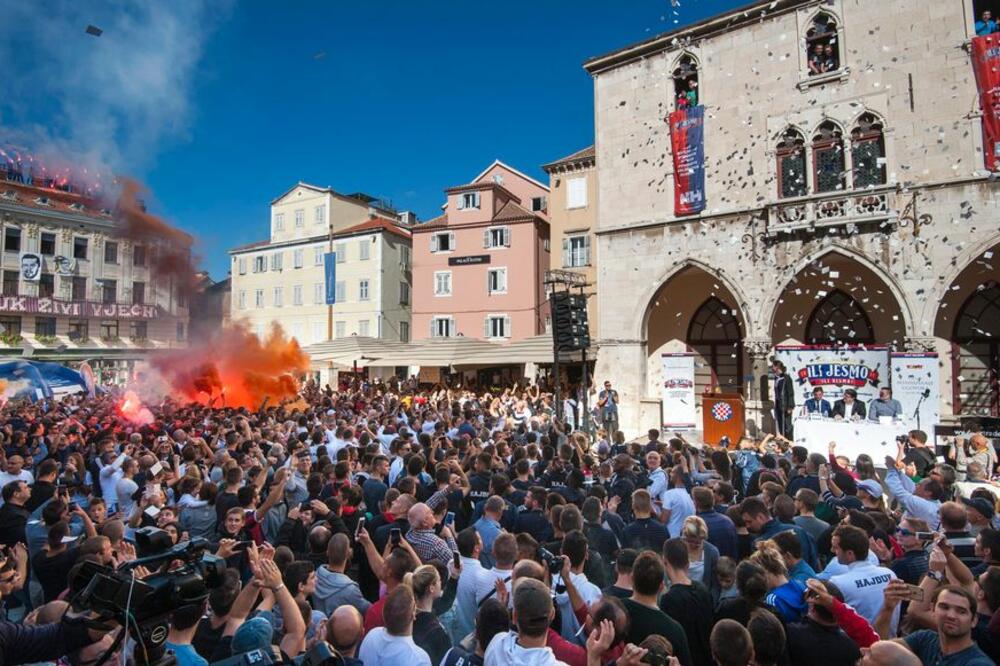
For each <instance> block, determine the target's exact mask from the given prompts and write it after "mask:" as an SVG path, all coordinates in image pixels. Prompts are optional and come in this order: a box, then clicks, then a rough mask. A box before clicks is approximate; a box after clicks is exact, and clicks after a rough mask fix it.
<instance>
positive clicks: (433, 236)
mask: <svg viewBox="0 0 1000 666" xmlns="http://www.w3.org/2000/svg"><path fill="white" fill-rule="evenodd" d="M437 251H438V237H437V234H431V252H437Z"/></svg>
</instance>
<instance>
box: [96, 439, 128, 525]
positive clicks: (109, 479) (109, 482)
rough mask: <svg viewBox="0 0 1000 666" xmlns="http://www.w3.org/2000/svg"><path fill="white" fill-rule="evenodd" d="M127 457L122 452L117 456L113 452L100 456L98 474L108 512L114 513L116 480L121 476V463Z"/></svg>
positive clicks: (116, 500)
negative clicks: (101, 464) (99, 471)
mask: <svg viewBox="0 0 1000 666" xmlns="http://www.w3.org/2000/svg"><path fill="white" fill-rule="evenodd" d="M127 458H128V456H127V455H125V453H124V452H122V453H121V455H119V456H118V457H115V454H114V453H105V454H104V455H103V456H102V457H101V462H102V463H103V466H102V467H101V474H100V483H101V496H102V497H104V502H105V503H106V504H107V505H108V513H109V514H111V513H114V512H115V509H116V507H117V506H118V482H119V481H120V480H121V478H122V476H123V473H122V465H123V464H124V463H125V460H126V459H127Z"/></svg>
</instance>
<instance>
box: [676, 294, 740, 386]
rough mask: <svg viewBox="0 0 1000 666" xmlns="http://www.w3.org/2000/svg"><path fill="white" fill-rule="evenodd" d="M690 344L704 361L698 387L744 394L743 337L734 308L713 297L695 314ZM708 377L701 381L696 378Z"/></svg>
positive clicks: (689, 330)
mask: <svg viewBox="0 0 1000 666" xmlns="http://www.w3.org/2000/svg"><path fill="white" fill-rule="evenodd" d="M687 341H688V344H689V345H690V346H691V348H692V349H693V350H694V351H696V352H697V353H698V354H700V355H701V357H702V358H703V359H704V361H705V364H704V366H703V367H702V372H701V373H696V383H701V384H704V385H708V386H718V387H719V388H720V389H722V391H724V392H726V393H736V392H742V390H743V353H742V350H743V334H742V331H741V330H740V321H739V319H737V317H736V314H735V312H734V311H733V308H732V307H731V306H729V305H726V304H725V303H723V302H722V301H721V300H720V299H718V298H716V297H715V296H711V297H709V298H708V300H706V301H705V302H704V303H702V304H701V307H699V308H698V310H697V311H696V312H695V313H694V316H693V317H692V318H691V325H690V326H689V327H688V335H687ZM706 373H707V374H708V377H707V378H706V377H701V378H700V379H701V381H700V382H697V380H698V379H699V378H698V377H697V374H706Z"/></svg>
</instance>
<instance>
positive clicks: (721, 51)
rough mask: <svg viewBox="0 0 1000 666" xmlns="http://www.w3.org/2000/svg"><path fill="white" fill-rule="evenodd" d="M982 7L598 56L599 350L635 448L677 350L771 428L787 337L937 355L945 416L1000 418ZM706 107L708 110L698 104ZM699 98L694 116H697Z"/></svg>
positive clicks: (703, 35) (864, 11) (767, 27)
mask: <svg viewBox="0 0 1000 666" xmlns="http://www.w3.org/2000/svg"><path fill="white" fill-rule="evenodd" d="M974 10H975V8H974V7H973V2H972V0H956V1H955V2H938V1H937V0H880V1H879V2H872V1H866V2H863V1H861V0H827V1H824V2H819V1H816V0H777V1H773V0H765V1H763V2H759V3H756V4H755V5H751V6H750V7H744V8H741V9H740V10H738V11H733V12H730V13H727V14H724V15H720V16H716V17H713V18H709V19H706V20H704V21H701V22H699V23H696V24H693V25H690V26H687V27H685V28H683V29H680V30H676V31H673V32H670V33H667V34H664V35H660V36H657V37H654V38H652V39H649V40H646V41H643V42H639V43H637V44H633V45H631V46H627V47H625V48H623V49H620V50H618V51H615V52H612V53H609V54H607V55H603V56H600V57H597V58H593V59H591V60H589V61H588V62H587V63H586V64H585V68H586V69H587V71H588V72H589V73H590V74H591V75H592V77H593V81H594V99H595V134H596V136H595V140H596V162H597V169H598V196H597V203H598V217H597V238H598V241H597V245H598V252H597V261H598V285H599V286H598V289H599V293H598V303H599V316H600V323H599V330H600V338H601V339H600V353H599V357H598V364H597V370H596V379H597V380H599V381H600V380H603V379H604V378H613V379H614V381H615V383H616V385H617V388H618V390H619V391H620V393H621V395H622V406H621V412H622V413H621V423H622V426H623V429H624V430H625V431H626V433H627V434H628V435H630V436H631V435H635V434H637V433H638V432H639V431H640V430H642V429H645V428H647V427H654V426H656V425H658V424H659V423H660V399H659V389H658V387H659V384H660V382H659V375H660V373H661V371H660V365H659V355H660V354H661V352H665V351H683V350H691V351H695V352H697V353H698V354H699V357H700V358H699V363H698V364H697V366H698V367H699V368H700V371H699V372H698V374H697V378H696V379H697V381H696V385H697V393H698V394H700V393H701V392H702V390H703V389H704V388H705V387H706V386H709V385H711V384H716V385H719V386H721V387H723V388H724V389H729V390H738V391H741V392H742V393H743V394H744V396H745V398H746V399H747V406H748V418H750V419H751V420H753V421H755V422H757V423H758V424H760V425H763V426H764V427H767V426H768V425H769V424H768V423H767V420H768V417H767V408H768V406H769V404H768V402H767V398H768V396H767V392H766V387H767V382H766V376H767V360H768V358H769V357H770V355H771V353H772V351H773V348H774V346H775V345H777V344H781V343H789V342H797V343H818V344H828V343H831V342H839V343H862V344H873V343H876V344H878V343H880V344H887V345H891V346H892V348H894V349H897V350H903V351H905V350H926V351H936V352H937V353H938V354H939V355H940V361H941V368H940V377H941V379H940V395H941V405H940V412H941V415H942V420H944V421H949V420H954V419H956V418H957V417H958V416H961V415H971V414H976V415H984V414H985V415H990V414H992V415H994V416H996V415H997V414H998V407H1000V405H998V389H997V376H996V373H997V367H998V365H1000V363H998V342H1000V286H998V285H997V279H998V277H1000V271H998V269H997V263H996V262H997V261H998V259H1000V257H998V253H1000V224H998V218H997V213H996V211H997V198H998V191H1000V190H998V186H997V184H996V182H995V180H994V178H993V177H991V174H990V173H989V172H988V171H987V170H986V169H985V168H984V156H983V132H982V118H981V113H980V110H979V103H978V96H977V88H976V82H975V78H974V73H973V69H972V66H971V60H970V54H969V43H970V39H971V38H972V37H973V36H974V34H975V33H974V28H973V12H974ZM692 95H693V97H692ZM681 98H683V100H684V101H680V100H681ZM692 102H693V103H696V104H701V105H703V106H704V112H705V123H704V149H705V192H706V200H707V206H706V208H705V210H703V211H702V212H701V213H698V214H696V215H688V216H676V215H675V214H674V192H673V190H674V174H673V166H672V164H673V162H672V154H671V143H670V132H669V128H668V124H667V122H666V118H667V116H668V114H669V113H670V112H671V111H673V110H674V109H675V108H676V107H677V106H678V105H679V104H684V103H692Z"/></svg>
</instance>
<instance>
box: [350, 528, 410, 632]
mask: <svg viewBox="0 0 1000 666" xmlns="http://www.w3.org/2000/svg"><path fill="white" fill-rule="evenodd" d="M359 537H360V539H359V540H360V541H361V542H362V544H363V545H364V546H365V553H366V554H367V555H368V562H369V563H370V564H371V567H372V570H373V571H374V572H375V574H376V575H377V576H378V577H379V579H380V580H381V581H382V582H383V583H385V594H384V595H383V596H382V597H381V598H380V599H379V600H378V601H376V602H375V603H373V604H372V605H371V607H369V608H368V610H367V612H365V633H366V634H367V633H368V632H369V631H371V630H372V629H374V628H375V627H381V626H384V620H383V618H382V609H383V608H384V607H385V599H386V597H387V596H389V593H390V592H392V591H393V590H395V589H396V588H397V587H399V586H400V585H402V584H403V578H404V577H405V576H406V574H408V573H410V572H411V571H414V570H415V569H416V568H417V567H418V566H419V565H420V562H419V561H418V560H417V558H416V557H414V556H413V555H412V554H411V552H410V551H409V550H408V549H406V548H404V547H402V546H397V547H395V548H394V549H393V550H392V552H391V553H389V555H388V556H387V557H386V558H385V559H384V560H383V559H382V558H381V557H380V556H379V555H378V553H377V552H376V551H375V546H374V544H372V541H371V539H370V538H369V537H368V533H367V531H365V530H361V534H360V535H359ZM373 556H374V557H373Z"/></svg>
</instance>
